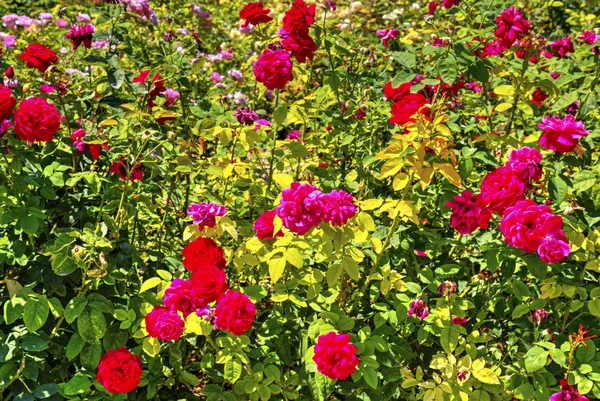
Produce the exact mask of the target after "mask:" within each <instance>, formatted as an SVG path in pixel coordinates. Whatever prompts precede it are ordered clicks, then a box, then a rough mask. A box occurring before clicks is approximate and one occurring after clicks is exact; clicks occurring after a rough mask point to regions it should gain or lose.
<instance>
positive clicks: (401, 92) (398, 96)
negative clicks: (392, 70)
mask: <svg viewBox="0 0 600 401" xmlns="http://www.w3.org/2000/svg"><path fill="white" fill-rule="evenodd" d="M411 86H412V82H405V83H403V84H402V85H400V86H399V87H397V88H394V87H393V86H392V82H391V81H390V82H388V83H387V84H385V86H384V87H383V95H384V96H385V98H386V99H387V100H391V101H392V102H394V103H396V102H398V101H400V100H402V98H403V97H404V96H406V95H408V94H410V88H411Z"/></svg>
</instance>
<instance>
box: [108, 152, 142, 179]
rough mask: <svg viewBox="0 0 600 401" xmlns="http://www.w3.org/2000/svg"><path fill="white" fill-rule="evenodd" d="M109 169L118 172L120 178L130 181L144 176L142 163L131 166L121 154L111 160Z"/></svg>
mask: <svg viewBox="0 0 600 401" xmlns="http://www.w3.org/2000/svg"><path fill="white" fill-rule="evenodd" d="M110 171H111V172H113V173H117V174H119V178H120V179H122V180H129V181H131V182H135V181H140V180H141V179H143V178H144V169H143V167H142V163H137V164H135V165H134V166H132V165H131V163H130V162H129V160H128V159H127V158H126V157H125V156H121V157H120V158H119V160H115V161H114V162H112V164H111V166H110Z"/></svg>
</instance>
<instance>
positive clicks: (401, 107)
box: [390, 93, 429, 125]
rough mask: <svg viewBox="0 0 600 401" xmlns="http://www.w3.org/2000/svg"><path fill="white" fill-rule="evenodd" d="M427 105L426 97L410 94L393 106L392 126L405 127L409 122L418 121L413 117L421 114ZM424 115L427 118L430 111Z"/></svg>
mask: <svg viewBox="0 0 600 401" xmlns="http://www.w3.org/2000/svg"><path fill="white" fill-rule="evenodd" d="M425 104H427V99H426V98H425V96H423V95H419V94H418V93H409V94H408V95H406V96H404V97H403V98H402V99H400V100H399V101H398V102H397V103H394V105H393V106H392V117H391V118H390V122H391V123H392V124H397V125H404V124H406V123H408V122H414V121H416V119H415V118H414V117H413V116H414V115H415V114H416V113H417V112H419V111H420V110H421V108H422V107H423V106H425ZM422 114H424V115H426V116H427V115H428V114H429V109H427V110H426V111H424V112H423V113H422Z"/></svg>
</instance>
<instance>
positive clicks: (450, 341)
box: [440, 326, 459, 354]
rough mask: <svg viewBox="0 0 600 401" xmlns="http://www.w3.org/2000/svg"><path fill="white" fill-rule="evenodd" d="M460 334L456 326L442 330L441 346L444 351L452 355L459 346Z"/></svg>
mask: <svg viewBox="0 0 600 401" xmlns="http://www.w3.org/2000/svg"><path fill="white" fill-rule="evenodd" d="M458 337H459V332H458V330H457V329H455V328H454V326H446V327H444V328H443V329H442V334H441V339H440V342H441V345H442V348H443V349H444V351H446V352H447V353H449V354H451V353H452V352H453V351H454V350H455V349H456V346H457V345H458Z"/></svg>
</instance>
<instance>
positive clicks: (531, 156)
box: [506, 146, 542, 181]
mask: <svg viewBox="0 0 600 401" xmlns="http://www.w3.org/2000/svg"><path fill="white" fill-rule="evenodd" d="M541 161H542V154H541V153H540V151H539V150H537V149H534V148H530V147H527V146H523V147H522V148H519V149H514V150H512V151H511V152H510V154H509V155H508V163H507V164H506V165H507V166H508V167H510V168H511V170H512V171H513V173H514V174H515V175H516V176H517V177H518V178H519V179H520V180H523V181H529V180H530V179H531V180H533V181H539V180H540V179H541V178H542V165H541V164H540V163H541Z"/></svg>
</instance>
